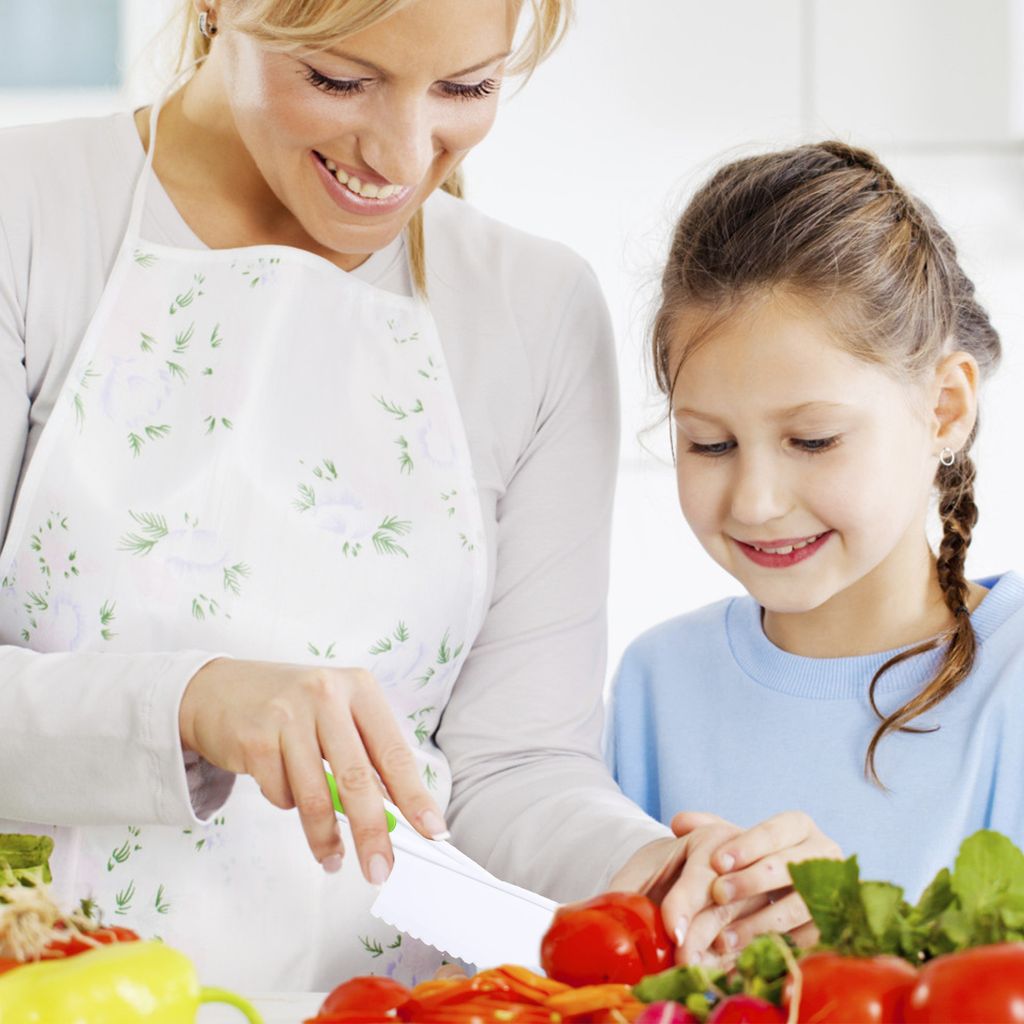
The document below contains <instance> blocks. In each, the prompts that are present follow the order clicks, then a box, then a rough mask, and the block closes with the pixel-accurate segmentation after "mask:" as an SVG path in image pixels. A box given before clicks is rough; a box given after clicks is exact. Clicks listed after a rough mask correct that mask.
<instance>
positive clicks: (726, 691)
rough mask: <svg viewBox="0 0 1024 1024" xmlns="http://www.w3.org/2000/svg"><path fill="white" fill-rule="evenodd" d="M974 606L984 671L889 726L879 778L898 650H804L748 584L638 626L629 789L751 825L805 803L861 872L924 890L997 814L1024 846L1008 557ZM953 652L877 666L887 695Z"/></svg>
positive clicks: (620, 776)
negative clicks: (771, 623) (895, 727)
mask: <svg viewBox="0 0 1024 1024" xmlns="http://www.w3.org/2000/svg"><path fill="white" fill-rule="evenodd" d="M981 582H982V584H983V585H984V586H987V587H989V588H990V590H989V593H988V594H987V595H986V596H985V598H984V600H983V601H982V603H981V604H980V605H979V606H978V608H977V610H976V611H975V612H974V615H973V616H972V622H973V624H974V629H975V631H976V633H977V636H978V640H979V651H978V657H977V660H976V662H975V667H974V670H973V671H972V673H971V675H970V676H969V677H968V678H967V679H966V680H965V681H964V682H963V683H961V684H960V686H959V688H958V689H957V690H956V691H955V692H954V693H953V694H952V695H951V696H950V697H947V698H946V700H944V701H943V702H942V703H941V704H939V706H938V707H937V708H935V709H934V710H933V711H932V712H930V713H928V714H927V715H925V716H923V717H922V718H921V719H918V720H917V721H915V722H914V723H913V724H914V725H915V726H926V727H927V726H931V725H937V726H939V729H938V731H937V732H932V733H922V734H911V733H890V734H889V735H888V736H886V737H885V739H883V740H882V742H881V743H880V744H879V746H878V748H877V751H876V755H875V764H876V768H877V770H878V774H879V776H880V777H881V779H882V782H883V783H884V784H885V785H886V786H887V787H888V788H889V791H888V792H884V791H882V790H881V789H879V788H878V787H877V786H876V785H874V784H873V783H871V782H869V781H867V779H866V778H865V776H864V770H863V766H864V755H865V752H866V750H867V746H868V743H869V741H870V739H871V737H872V735H873V734H874V732H875V729H876V728H877V726H878V724H879V720H878V718H877V716H876V715H875V713H874V712H873V711H872V709H871V705H870V704H869V702H868V699H867V692H868V685H869V683H870V681H871V677H872V676H873V675H874V673H875V671H876V670H877V669H878V668H879V667H880V666H881V665H882V664H884V662H885V661H887V660H888V659H889V657H891V655H892V654H893V653H894V652H892V651H888V652H885V653H880V654H870V655H865V656H863V657H854V658H803V657H798V656H796V655H793V654H788V653H786V652H785V651H782V650H780V649H779V648H778V647H775V646H774V645H773V644H772V643H771V641H770V640H768V638H767V637H766V636H765V635H764V631H763V630H762V628H761V609H760V608H759V606H758V605H757V603H756V602H755V601H754V600H753V599H752V598H750V597H745V598H733V599H729V600H725V601H720V602H718V603H717V604H713V605H709V606H708V607H706V608H702V609H701V610H699V611H696V612H692V613H691V614H688V615H683V616H680V617H679V618H676V619H671V620H669V621H668V622H665V623H662V624H661V625H660V626H656V627H655V628H654V629H651V630H649V631H648V632H646V633H644V634H643V635H642V636H640V637H639V638H638V639H637V640H635V641H634V642H633V643H632V644H631V645H630V647H629V648H628V650H627V651H626V653H625V655H624V656H623V660H622V663H621V665H620V667H619V671H618V674H617V677H616V680H615V687H614V695H613V708H612V715H611V721H610V728H609V735H608V744H607V750H608V759H609V763H610V764H611V768H612V771H613V772H614V774H615V777H616V779H617V780H618V782H619V785H620V786H621V787H622V789H623V791H624V792H625V793H626V795H627V796H629V797H631V798H632V799H633V800H634V801H636V803H638V804H639V805H640V806H641V807H643V808H644V809H645V810H646V811H647V812H648V814H650V815H651V816H652V817H654V818H658V819H660V820H661V821H663V822H666V823H667V822H669V821H670V820H671V818H672V815H673V814H675V813H676V812H677V811H681V810H693V811H698V810H700V811H712V812H714V813H715V814H719V815H721V816H722V817H724V818H726V819H728V820H729V821H732V822H734V823H736V824H737V825H740V826H743V827H748V826H751V825H754V824H756V823H757V822H759V821H762V820H764V819H765V818H767V817H769V816H771V815H773V814H777V813H779V812H781V811H786V810H802V811H805V812H807V813H808V814H809V815H810V816H811V817H812V818H813V819H814V820H815V821H816V822H817V823H818V825H819V827H820V828H821V829H822V831H824V832H825V833H826V835H829V836H831V837H832V838H833V839H834V840H836V842H838V843H839V845H840V846H841V847H842V849H843V852H844V854H845V855H847V856H849V854H851V853H856V854H857V855H858V861H859V863H860V867H861V878H872V879H879V880H884V881H891V882H895V883H896V884H898V885H902V886H903V887H904V889H905V892H906V895H907V898H908V899H911V900H916V899H917V897H918V896H919V895H920V893H921V891H922V890H923V889H924V887H925V886H926V885H927V884H928V882H930V881H931V879H932V877H933V876H934V875H935V873H936V872H937V871H938V870H939V869H940V868H942V867H951V866H952V863H953V860H954V857H955V855H956V851H957V848H958V847H959V845H960V842H961V841H962V840H963V839H964V838H965V837H966V836H967V835H969V834H970V833H972V832H974V831H975V830H977V829H979V828H993V829H998V830H999V831H1000V832H1004V833H1006V834H1007V835H1009V836H1010V837H1011V838H1012V839H1013V841H1014V842H1015V843H1017V845H1018V846H1024V578H1022V577H1021V576H1019V575H1017V574H1016V573H1006V574H1005V575H1003V576H1000V577H997V578H995V579H990V580H983V581H981ZM940 660H941V654H940V653H939V652H927V653H925V654H921V655H918V656H917V657H915V658H913V659H910V660H909V661H905V662H903V663H901V664H899V665H897V666H896V667H894V668H892V669H891V670H889V671H888V672H886V673H885V675H883V676H882V678H881V679H880V680H879V683H878V686H877V688H876V698H877V701H878V704H879V707H880V708H881V709H882V710H883V711H885V712H890V711H893V710H895V709H896V708H897V707H899V706H901V705H902V704H903V703H904V702H905V701H907V700H908V699H909V698H910V697H911V696H912V695H913V694H914V693H916V692H917V691H919V690H920V689H921V687H922V686H923V685H924V684H925V683H926V682H927V681H928V680H929V679H930V678H931V676H932V673H933V672H934V671H935V668H936V666H937V665H938V663H939V661H940Z"/></svg>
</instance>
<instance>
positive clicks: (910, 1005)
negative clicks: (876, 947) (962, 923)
mask: <svg viewBox="0 0 1024 1024" xmlns="http://www.w3.org/2000/svg"><path fill="white" fill-rule="evenodd" d="M903 1019H904V1020H905V1021H907V1022H908V1024H927V1022H931V1021H950V1020H955V1021H957V1024H975V1022H977V1021H981V1022H984V1024H1019V1022H1022V1021H1024V942H1004V943H1000V944H998V945H994V946H976V947H975V948H974V949H965V950H964V951H963V952H961V953H949V954H947V955H946V956H939V957H936V958H935V959H934V960H931V961H929V962H928V963H926V964H925V965H924V966H923V967H922V968H921V969H920V970H919V971H918V973H917V984H916V985H915V986H914V988H913V991H912V992H911V993H910V998H909V999H908V1000H907V1003H906V1006H905V1007H904V1011H903Z"/></svg>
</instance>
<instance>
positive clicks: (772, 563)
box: [733, 530, 833, 569]
mask: <svg viewBox="0 0 1024 1024" xmlns="http://www.w3.org/2000/svg"><path fill="white" fill-rule="evenodd" d="M832 532H833V531H832V530H826V531H825V532H824V533H816V534H813V535H812V536H810V537H791V538H788V539H786V540H757V541H743V540H740V539H739V538H738V537H733V540H734V541H736V546H737V547H738V548H739V549H740V551H742V552H743V554H745V555H746V556H747V558H749V559H750V560H751V561H752V562H755V563H756V564H757V565H762V566H764V567H765V568H766V569H788V568H789V567H790V566H791V565H796V564H797V562H803V561H805V560H806V559H808V558H810V557H811V556H812V555H815V554H817V553H818V552H819V551H820V550H821V548H822V547H823V546H824V544H825V542H826V541H827V540H828V539H829V537H831V536H832Z"/></svg>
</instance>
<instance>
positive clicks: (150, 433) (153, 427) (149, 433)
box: [146, 423, 171, 441]
mask: <svg viewBox="0 0 1024 1024" xmlns="http://www.w3.org/2000/svg"><path fill="white" fill-rule="evenodd" d="M170 432H171V425H170V424H169V423H152V424H150V425H149V426H148V427H146V437H148V438H149V439H150V441H159V440H160V438H161V437H166V436H167V435H168V434H169V433H170Z"/></svg>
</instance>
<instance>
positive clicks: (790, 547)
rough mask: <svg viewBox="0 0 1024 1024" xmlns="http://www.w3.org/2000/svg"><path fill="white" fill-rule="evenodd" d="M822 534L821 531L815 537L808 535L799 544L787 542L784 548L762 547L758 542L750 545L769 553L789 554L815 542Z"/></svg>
mask: <svg viewBox="0 0 1024 1024" xmlns="http://www.w3.org/2000/svg"><path fill="white" fill-rule="evenodd" d="M820 536H821V534H820V533H819V534H816V535H815V536H813V537H808V538H807V540H802V541H800V543H799V544H787V545H786V546H785V547H783V548H761V547H758V546H757V545H756V544H751V545H750V546H751V547H752V548H754V549H755V550H757V551H764V552H765V553H766V554H769V555H788V554H789V553H790V552H792V551H799V550H800V549H801V548H805V547H807V545H808V544H813V543H814V542H815V541H816V540H817V539H818V537H820Z"/></svg>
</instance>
